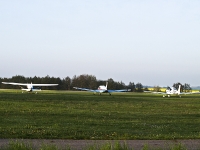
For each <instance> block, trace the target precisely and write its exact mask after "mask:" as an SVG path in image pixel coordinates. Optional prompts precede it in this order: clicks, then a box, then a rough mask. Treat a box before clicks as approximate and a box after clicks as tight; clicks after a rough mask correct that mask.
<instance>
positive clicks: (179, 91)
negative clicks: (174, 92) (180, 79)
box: [178, 85, 181, 95]
mask: <svg viewBox="0 0 200 150" xmlns="http://www.w3.org/2000/svg"><path fill="white" fill-rule="evenodd" d="M180 93H181V85H179V86H178V95H180Z"/></svg>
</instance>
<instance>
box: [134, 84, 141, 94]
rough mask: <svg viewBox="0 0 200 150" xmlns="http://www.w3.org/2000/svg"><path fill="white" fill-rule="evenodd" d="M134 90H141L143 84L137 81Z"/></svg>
mask: <svg viewBox="0 0 200 150" xmlns="http://www.w3.org/2000/svg"><path fill="white" fill-rule="evenodd" d="M135 88H136V92H143V85H142V84H141V83H137V84H136V85H135Z"/></svg>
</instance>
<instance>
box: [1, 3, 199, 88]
mask: <svg viewBox="0 0 200 150" xmlns="http://www.w3.org/2000/svg"><path fill="white" fill-rule="evenodd" d="M0 20H1V22H0V56H1V59H0V60H1V63H0V77H12V76H15V75H23V76H25V77H34V76H39V77H45V76H47V75H49V76H51V77H60V78H65V77H67V76H69V77H70V78H72V77H73V76H74V75H77V76H78V75H81V74H89V75H94V76H96V78H97V79H98V80H107V79H109V78H112V79H113V80H114V81H119V82H121V81H122V82H124V83H125V84H128V83H129V82H134V83H138V82H139V83H142V84H143V85H152V86H154V85H158V86H170V85H172V84H173V83H177V82H180V83H182V84H184V83H188V84H190V85H191V86H197V85H200V79H199V77H200V71H199V67H200V1H199V0H162V1H161V0H151V1H149V0H95V1H94V0H42V1H41V0H34V1H27V0H18V1H16V0H8V1H3V0H2V1H0Z"/></svg>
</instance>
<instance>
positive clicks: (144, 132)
mask: <svg viewBox="0 0 200 150" xmlns="http://www.w3.org/2000/svg"><path fill="white" fill-rule="evenodd" d="M0 114H1V115H0V138H23V139H25V138H29V139H101V140H109V139H113V140H119V139H121V140H122V139H126V140H128V139H129V140H130V139H199V138H200V126H199V125H200V95H183V96H182V98H179V97H176V96H175V97H170V98H163V97H162V95H153V94H143V93H141V94H138V93H114V94H113V95H111V96H109V95H108V94H103V95H101V96H100V95H93V94H92V93H90V92H66V91H42V92H40V93H38V94H33V93H23V94H22V93H21V92H20V91H17V90H15V91H11V90H10V91H8V90H5V91H2V90H1V91H0Z"/></svg>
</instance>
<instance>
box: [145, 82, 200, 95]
mask: <svg viewBox="0 0 200 150" xmlns="http://www.w3.org/2000/svg"><path fill="white" fill-rule="evenodd" d="M144 92H150V91H144ZM151 93H153V94H163V97H165V96H168V97H170V96H171V95H178V96H179V97H181V95H182V94H185V95H186V94H200V92H187V93H186V92H181V85H179V87H178V90H177V89H176V88H175V87H167V90H166V92H151Z"/></svg>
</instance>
